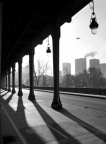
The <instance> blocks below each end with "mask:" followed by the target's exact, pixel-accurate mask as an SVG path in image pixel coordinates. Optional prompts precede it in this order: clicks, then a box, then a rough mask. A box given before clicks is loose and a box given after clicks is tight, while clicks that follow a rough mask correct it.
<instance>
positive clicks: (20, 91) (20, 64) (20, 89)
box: [18, 56, 23, 96]
mask: <svg viewBox="0 0 106 144" xmlns="http://www.w3.org/2000/svg"><path fill="white" fill-rule="evenodd" d="M18 82H19V91H18V96H22V95H23V93H22V85H21V84H22V57H21V56H19V60H18Z"/></svg>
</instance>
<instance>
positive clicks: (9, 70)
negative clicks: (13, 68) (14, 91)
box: [8, 68, 11, 92]
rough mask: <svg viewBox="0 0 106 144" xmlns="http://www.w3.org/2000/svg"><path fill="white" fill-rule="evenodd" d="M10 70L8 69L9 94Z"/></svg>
mask: <svg viewBox="0 0 106 144" xmlns="http://www.w3.org/2000/svg"><path fill="white" fill-rule="evenodd" d="M10 91H11V89H10V68H9V69H8V92H10Z"/></svg>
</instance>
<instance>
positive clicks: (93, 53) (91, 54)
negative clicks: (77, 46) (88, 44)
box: [85, 51, 97, 58]
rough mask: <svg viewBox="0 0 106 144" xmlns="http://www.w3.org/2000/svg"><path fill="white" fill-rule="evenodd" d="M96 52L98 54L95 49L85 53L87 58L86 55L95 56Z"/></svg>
mask: <svg viewBox="0 0 106 144" xmlns="http://www.w3.org/2000/svg"><path fill="white" fill-rule="evenodd" d="M96 54H97V52H96V51H93V52H90V53H87V54H86V55H85V58H86V57H89V56H91V57H94V56H95V55H96Z"/></svg>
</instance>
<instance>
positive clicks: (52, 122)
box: [32, 101, 81, 144]
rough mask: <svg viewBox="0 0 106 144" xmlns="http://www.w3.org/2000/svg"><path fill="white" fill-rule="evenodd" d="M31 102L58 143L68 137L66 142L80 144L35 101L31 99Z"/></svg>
mask: <svg viewBox="0 0 106 144" xmlns="http://www.w3.org/2000/svg"><path fill="white" fill-rule="evenodd" d="M32 103H33V104H34V106H35V108H36V109H37V110H38V112H39V114H40V115H41V117H42V118H43V120H44V122H45V123H46V125H47V126H48V128H49V129H50V131H51V132H52V134H53V135H54V136H55V138H56V140H57V141H58V143H61V142H60V139H65V138H68V139H69V142H68V143H70V142H73V143H74V144H81V143H80V142H79V141H78V140H77V139H75V138H74V137H73V136H71V135H70V134H69V133H67V132H66V131H65V130H64V129H63V128H62V127H60V126H59V124H58V123H56V121H55V120H53V119H52V117H51V116H50V115H49V114H48V113H47V112H46V111H45V110H44V109H43V108H42V107H41V106H40V105H39V104H38V103H37V102H34V101H32ZM58 132H59V133H58Z"/></svg>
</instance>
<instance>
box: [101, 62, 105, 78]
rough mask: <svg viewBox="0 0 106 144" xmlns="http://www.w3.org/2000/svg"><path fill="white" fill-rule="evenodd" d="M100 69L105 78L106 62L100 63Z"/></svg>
mask: <svg viewBox="0 0 106 144" xmlns="http://www.w3.org/2000/svg"><path fill="white" fill-rule="evenodd" d="M100 70H101V72H102V73H103V77H105V78H106V63H102V64H100Z"/></svg>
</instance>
